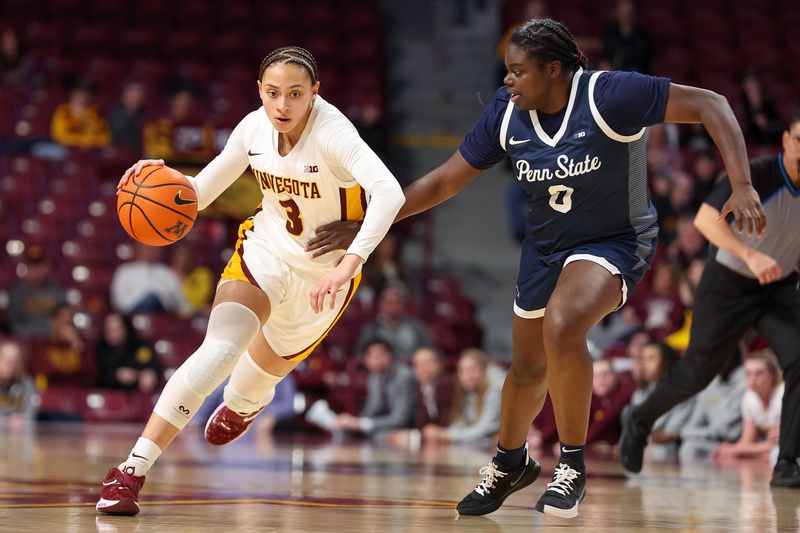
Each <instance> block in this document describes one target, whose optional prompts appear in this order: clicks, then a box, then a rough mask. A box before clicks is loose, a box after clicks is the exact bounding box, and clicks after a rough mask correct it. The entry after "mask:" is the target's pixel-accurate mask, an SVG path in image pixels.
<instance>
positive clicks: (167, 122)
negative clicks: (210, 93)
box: [144, 91, 214, 163]
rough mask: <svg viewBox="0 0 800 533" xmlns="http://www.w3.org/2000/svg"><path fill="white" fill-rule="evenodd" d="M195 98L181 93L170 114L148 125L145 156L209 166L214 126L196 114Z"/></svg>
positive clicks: (212, 148)
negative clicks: (194, 107)
mask: <svg viewBox="0 0 800 533" xmlns="http://www.w3.org/2000/svg"><path fill="white" fill-rule="evenodd" d="M193 102H194V97H193V96H192V93H190V92H189V91H180V92H178V93H177V94H175V96H173V97H172V101H171V103H170V108H169V113H168V115H167V116H165V117H161V118H156V119H154V120H150V121H148V122H146V123H145V125H144V157H146V158H148V159H164V160H166V161H167V162H168V163H205V162H208V161H210V160H211V158H212V157H213V156H214V126H213V125H212V124H211V123H210V122H208V121H206V120H204V119H203V118H202V117H204V116H205V115H203V114H199V113H195V112H194V109H193Z"/></svg>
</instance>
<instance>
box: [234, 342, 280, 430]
mask: <svg viewBox="0 0 800 533" xmlns="http://www.w3.org/2000/svg"><path fill="white" fill-rule="evenodd" d="M284 377H285V376H274V375H272V374H270V373H269V372H266V371H265V370H264V369H262V368H261V367H260V366H258V363H256V362H255V361H254V360H253V358H252V356H251V355H250V354H249V353H248V352H245V353H244V355H242V357H241V358H239V361H238V363H236V368H234V369H233V373H232V374H231V379H230V381H229V382H228V384H227V385H226V386H225V405H226V406H228V408H229V409H231V410H232V411H234V412H237V413H239V414H243V415H246V414H250V413H254V412H256V411H258V410H259V409H261V408H262V407H265V406H266V405H267V404H269V402H271V401H272V399H273V398H274V397H275V386H276V385H278V383H280V381H281V380H282V379H283V378H284Z"/></svg>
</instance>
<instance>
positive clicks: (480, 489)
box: [456, 453, 542, 515]
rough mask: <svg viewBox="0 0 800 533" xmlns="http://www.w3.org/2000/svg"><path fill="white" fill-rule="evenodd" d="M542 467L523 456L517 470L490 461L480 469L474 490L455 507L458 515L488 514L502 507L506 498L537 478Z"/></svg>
mask: <svg viewBox="0 0 800 533" xmlns="http://www.w3.org/2000/svg"><path fill="white" fill-rule="evenodd" d="M541 471H542V466H541V465H540V464H539V463H538V462H537V461H536V460H535V459H531V458H530V457H529V456H528V454H527V453H526V454H525V463H524V464H523V465H522V466H520V467H519V468H515V469H513V470H507V469H505V468H503V466H502V465H499V464H497V463H495V462H494V461H491V462H490V463H489V464H488V465H487V466H484V467H483V468H481V469H480V472H479V473H480V475H481V476H483V477H482V478H481V482H480V483H478V486H477V487H475V490H473V491H472V492H470V493H469V494H467V495H466V496H464V499H463V500H461V501H460V502H458V505H456V511H457V512H458V514H460V515H484V514H489V513H492V512H494V511H496V510H497V509H499V508H500V506H501V505H503V502H504V501H506V498H508V497H509V496H511V495H512V494H514V493H515V492H517V491H518V490H522V489H524V488H525V487H527V486H528V485H530V484H531V483H533V482H534V481H536V478H538V477H539V473H540V472H541Z"/></svg>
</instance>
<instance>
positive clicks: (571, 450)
mask: <svg viewBox="0 0 800 533" xmlns="http://www.w3.org/2000/svg"><path fill="white" fill-rule="evenodd" d="M585 449H586V445H585V444H581V445H580V446H572V445H570V444H564V443H563V442H562V443H561V458H559V460H558V462H559V463H567V464H568V465H569V466H571V467H573V468H577V469H578V470H585V469H586V465H585V464H584V462H583V451H584V450H585Z"/></svg>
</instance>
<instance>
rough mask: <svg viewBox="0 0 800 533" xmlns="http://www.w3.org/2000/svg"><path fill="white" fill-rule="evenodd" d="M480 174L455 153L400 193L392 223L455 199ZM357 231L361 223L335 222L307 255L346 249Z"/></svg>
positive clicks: (322, 230)
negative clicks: (402, 201)
mask: <svg viewBox="0 0 800 533" xmlns="http://www.w3.org/2000/svg"><path fill="white" fill-rule="evenodd" d="M481 172H483V171H482V170H481V169H477V168H475V167H473V166H472V165H470V164H469V163H467V161H466V160H465V159H464V157H463V156H462V155H461V153H460V152H459V151H456V153H454V154H453V155H452V156H451V157H450V159H448V160H447V161H445V162H444V163H442V164H441V165H439V166H438V167H436V168H435V169H433V170H431V171H430V172H428V173H427V174H425V175H424V176H422V177H421V178H419V179H418V180H416V181H415V182H414V183H412V184H411V185H409V186H408V187H406V188H405V189H403V194H404V195H405V197H406V202H405V204H403V207H401V208H400V212H399V213H398V214H397V216H396V217H395V222H397V221H398V220H402V219H404V218H406V217H410V216H412V215H416V214H417V213H422V212H423V211H427V210H428V209H430V208H432V207H434V206H437V205H439V204H440V203H442V202H444V201H445V200H447V199H448V198H451V197H453V196H455V195H456V194H458V192H459V191H460V190H461V189H463V188H464V187H465V186H466V185H467V184H468V183H469V182H470V181H472V180H473V179H474V178H475V176H477V175H478V174H480V173H481ZM360 227H361V223H360V222H355V221H338V220H337V221H335V222H331V223H329V224H325V225H323V226H320V227H319V228H317V231H316V234H315V235H314V237H313V238H312V239H311V240H310V241H309V242H308V244H307V245H306V251H307V252H312V255H313V257H319V256H320V255H323V254H326V253H328V252H331V251H333V250H340V249H347V247H348V246H349V245H350V243H351V242H353V239H354V238H355V236H356V234H357V233H358V230H359V228H360Z"/></svg>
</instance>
